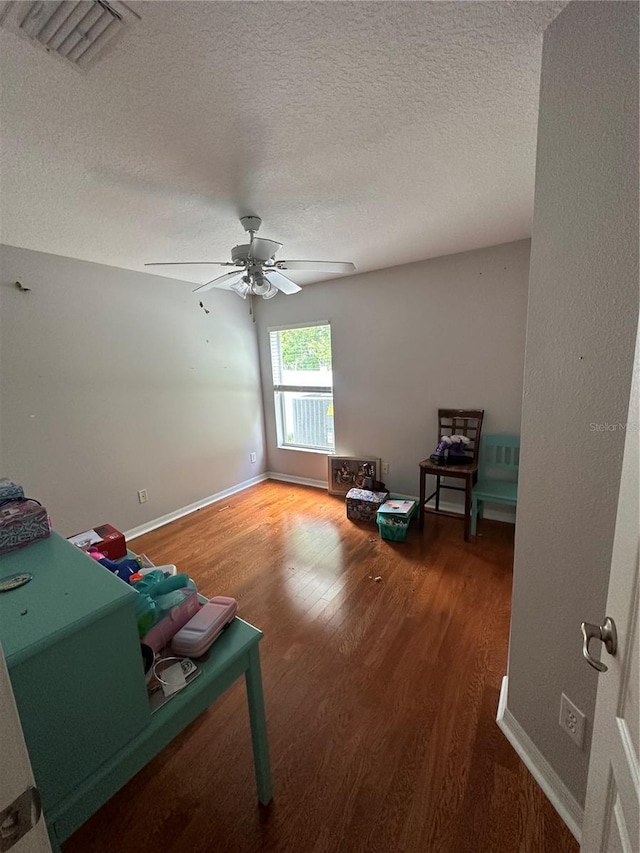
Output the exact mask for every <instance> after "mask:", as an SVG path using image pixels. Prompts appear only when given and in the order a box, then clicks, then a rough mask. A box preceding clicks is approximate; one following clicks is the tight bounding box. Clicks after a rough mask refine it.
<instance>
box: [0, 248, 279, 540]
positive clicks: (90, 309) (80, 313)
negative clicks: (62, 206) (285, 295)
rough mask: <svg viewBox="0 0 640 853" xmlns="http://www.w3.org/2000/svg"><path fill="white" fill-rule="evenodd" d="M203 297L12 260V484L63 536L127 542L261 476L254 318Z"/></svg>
mask: <svg viewBox="0 0 640 853" xmlns="http://www.w3.org/2000/svg"><path fill="white" fill-rule="evenodd" d="M16 280H19V281H21V282H22V284H23V285H25V286H27V287H30V288H31V291H30V292H29V293H21V292H20V291H19V290H18V289H17V288H16V287H15V285H14V282H15V281H16ZM192 289H193V285H191V284H189V283H187V282H178V281H172V280H170V279H167V278H162V277H159V276H152V275H148V274H146V273H136V272H131V271H127V270H122V269H117V268H115V267H108V266H102V265H100V264H93V263H88V262H85V261H77V260H72V259H69V258H62V257H58V256H56V255H48V254H44V253H40V252H32V251H28V250H24V249H17V248H12V247H8V246H3V247H1V249H0V300H1V301H0V317H1V319H0V338H1V345H0V346H1V348H0V360H1V363H2V373H1V380H2V385H1V391H0V423H1V430H0V435H1V437H2V446H1V457H0V458H1V460H2V462H1V467H2V470H1V474H2V475H3V476H10V477H12V478H14V479H15V480H17V481H18V482H21V483H23V485H24V486H25V488H26V491H27V492H28V494H30V495H32V496H33V497H36V498H38V499H39V500H41V501H42V502H43V503H44V504H45V506H46V507H47V509H48V510H49V512H50V514H51V516H52V520H53V523H54V526H55V527H56V529H57V530H59V531H60V532H62V533H63V534H66V535H69V534H71V533H75V532H78V531H80V530H84V529H86V528H87V527H89V526H91V525H93V524H99V523H102V522H109V523H111V524H113V525H115V526H116V527H118V528H120V529H121V530H127V529H130V528H132V527H136V526H138V525H140V524H143V523H144V522H146V521H149V520H151V519H154V518H157V517H159V516H161V515H164V514H165V513H168V512H171V511H173V510H176V509H178V508H180V507H182V506H185V505H188V504H190V503H192V502H195V501H197V500H200V499H203V498H206V497H207V496H209V495H211V494H214V493H216V492H219V491H221V490H223V489H226V488H229V487H232V486H234V485H236V484H238V483H240V482H242V481H245V480H247V479H249V478H251V477H255V476H256V475H258V474H259V473H260V472H261V471H263V470H264V464H263V462H264V459H263V420H262V404H261V391H260V376H259V371H258V358H257V347H256V335H255V327H254V325H253V323H252V321H251V318H250V317H249V314H248V309H247V305H246V303H244V302H242V301H241V300H239V299H238V298H237V296H235V295H234V294H232V293H223V292H221V291H212V292H211V293H210V294H206V300H204V301H205V305H206V307H207V308H208V309H209V310H210V313H209V314H205V312H204V311H203V310H202V309H201V308H200V307H199V305H198V302H199V299H198V298H196V296H195V295H192V293H191V290H192ZM251 451H256V452H257V453H258V464H255V465H252V464H250V462H249V453H250V452H251ZM140 488H146V489H148V493H149V500H148V502H147V503H146V504H143V505H141V504H139V503H138V498H137V490H138V489H140Z"/></svg>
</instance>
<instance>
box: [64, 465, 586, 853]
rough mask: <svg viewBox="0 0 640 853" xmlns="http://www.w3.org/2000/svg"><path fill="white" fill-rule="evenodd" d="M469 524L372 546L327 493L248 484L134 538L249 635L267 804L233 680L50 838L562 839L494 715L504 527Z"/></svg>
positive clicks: (343, 844)
mask: <svg viewBox="0 0 640 853" xmlns="http://www.w3.org/2000/svg"><path fill="white" fill-rule="evenodd" d="M481 530H482V532H483V536H482V537H478V538H477V539H476V540H475V541H472V542H471V543H465V542H464V541H463V538H462V525H461V524H460V523H459V522H458V521H455V520H452V519H440V518H438V519H436V518H434V517H433V516H428V517H427V520H426V527H425V532H424V534H423V535H421V534H419V532H418V530H417V525H416V524H415V522H414V523H413V524H412V528H411V530H410V532H409V535H408V537H407V541H406V542H404V543H389V542H385V541H382V540H380V539H379V538H378V535H377V528H376V527H375V526H373V525H355V524H352V523H351V522H349V521H348V520H347V519H346V518H345V511H344V503H343V501H342V500H341V499H340V498H336V497H331V496H329V495H327V494H326V493H324V492H322V491H319V490H317V489H311V488H306V487H302V486H292V485H290V484H285V483H276V482H267V483H262V484H260V485H258V486H255V487H253V488H251V489H249V490H247V491H245V492H243V493H241V494H239V495H236V496H234V497H232V498H229V499H227V500H226V501H222V502H221V503H218V504H214V505H212V506H210V507H208V508H206V509H203V510H200V511H198V512H197V513H194V514H192V515H190V516H188V517H186V518H184V519H181V520H179V521H176V522H174V523H173V524H170V525H167V526H165V527H163V528H160V529H159V530H156V531H154V532H153V533H150V534H148V535H146V536H143V537H140V538H138V539H136V540H134V542H132V546H133V547H134V548H135V549H136V550H137V551H144V552H145V553H146V554H148V555H149V557H151V558H152V559H153V560H154V562H155V563H156V564H161V563H175V564H176V565H177V566H178V569H179V570H181V571H185V572H189V573H190V574H191V575H192V577H193V578H194V579H195V580H196V581H197V583H198V587H199V589H200V591H201V592H203V593H204V594H205V595H208V596H213V595H232V596H234V597H235V598H237V599H238V602H239V615H241V616H242V617H243V618H244V619H246V620H247V621H249V622H252V623H254V624H255V625H257V626H258V627H259V628H261V629H262V630H263V631H264V639H263V640H262V642H261V644H260V651H261V657H262V672H263V680H264V689H265V702H266V707H267V720H268V727H269V738H270V749H271V762H272V772H273V781H274V794H275V796H274V801H273V802H272V804H271V805H270V806H269V807H267V808H264V807H259V806H258V805H257V800H256V793H255V784H254V777H253V764H252V757H251V745H250V736H249V726H248V719H247V710H246V698H245V690H244V683H243V682H242V681H240V682H237V683H236V684H235V685H234V686H233V687H232V688H231V689H230V690H229V691H228V692H227V693H226V694H225V695H224V696H223V697H222V698H221V699H220V700H218V702H216V703H215V704H214V705H213V706H212V707H211V708H210V709H209V710H208V711H207V712H206V713H205V714H203V715H202V716H201V717H200V718H199V719H198V720H197V721H196V722H194V723H193V724H192V725H191V726H190V727H189V728H188V729H187V730H186V731H185V732H183V733H182V735H180V736H179V737H178V738H177V739H176V740H175V741H174V742H173V743H172V744H171V745H170V746H169V747H168V748H167V749H166V750H164V751H163V752H162V753H161V754H160V755H159V756H158V757H157V758H156V759H155V760H154V761H152V762H151V763H150V764H149V765H148V766H147V767H145V768H144V769H143V770H142V771H141V772H140V773H139V774H138V775H137V776H136V777H135V778H134V779H133V780H132V781H131V782H130V783H129V784H128V785H127V786H125V787H124V788H123V789H122V790H121V791H120V792H119V793H118V794H117V795H116V796H115V797H114V798H113V799H112V800H110V801H109V802H108V803H107V804H106V805H105V806H104V808H102V809H101V811H100V812H98V813H97V814H96V815H95V816H94V817H93V818H92V819H91V820H89V821H88V822H87V823H86V824H85V825H84V826H83V827H82V828H81V829H80V830H79V831H78V832H77V833H76V834H75V835H74V836H73V837H72V838H71V839H69V841H68V842H67V843H66V844H65V845H64V847H63V850H64V853H88V851H91V853H107V851H108V852H109V853H113V851H116V853H158V851H163V853H205V851H206V853H212V851H220V853H253V851H278V853H360V851H362V853H364V851H367V853H369V852H370V853H395V851H403V853H577V850H578V845H577V843H576V842H575V841H574V839H573V838H572V836H571V835H570V833H569V831H568V830H567V829H566V827H565V826H564V824H563V823H562V821H561V820H560V818H559V817H558V815H557V814H556V812H555V811H554V809H553V808H552V806H551V805H550V804H549V802H548V801H547V800H546V798H545V796H544V794H543V793H542V791H541V790H540V789H539V788H538V786H537V785H536V784H535V782H534V781H533V779H532V777H531V776H530V775H529V773H528V771H527V770H526V768H525V767H524V765H523V764H522V762H521V761H520V760H519V758H518V757H517V755H516V753H515V752H514V751H513V749H512V748H511V746H510V745H509V744H508V742H507V741H506V739H505V738H504V736H503V735H502V733H501V732H500V730H499V729H498V727H497V725H496V723H495V716H496V709H497V705H498V693H499V688H500V681H501V678H502V676H503V674H504V672H505V669H506V660H507V644H508V631H509V616H510V601H511V579H512V572H511V566H512V558H513V528H512V527H511V526H509V525H504V524H499V523H495V522H484V524H483V526H482V528H481ZM378 575H379V576H381V577H382V581H380V582H375V580H373V578H375V577H376V576H378Z"/></svg>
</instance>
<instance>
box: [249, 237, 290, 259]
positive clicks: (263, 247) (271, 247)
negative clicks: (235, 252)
mask: <svg viewBox="0 0 640 853" xmlns="http://www.w3.org/2000/svg"><path fill="white" fill-rule="evenodd" d="M281 248H282V243H276V241H275V240H265V239H264V237H254V238H253V240H252V241H251V245H250V246H249V257H250V258H253V259H254V260H256V261H268V260H269V258H272V257H273V256H274V255H275V253H276V252H277V251H278V249H281Z"/></svg>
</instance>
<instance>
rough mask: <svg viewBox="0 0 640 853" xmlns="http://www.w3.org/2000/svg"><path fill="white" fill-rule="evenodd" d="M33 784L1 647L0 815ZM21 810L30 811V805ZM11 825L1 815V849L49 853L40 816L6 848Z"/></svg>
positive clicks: (42, 820)
mask: <svg viewBox="0 0 640 853" xmlns="http://www.w3.org/2000/svg"><path fill="white" fill-rule="evenodd" d="M33 785H34V781H33V773H32V772H31V764H30V763H29V754H28V752H27V747H26V745H25V742H24V736H23V734H22V727H21V726H20V719H19V717H18V710H17V708H16V702H15V699H14V697H13V691H12V689H11V682H10V681H9V673H8V672H7V665H6V663H5V660H4V655H3V654H2V646H0V812H3V811H4V809H6V808H8V807H9V806H10V805H11V804H12V803H13V802H14V801H15V800H16V799H17V798H18V797H19V796H20V795H21V794H22V793H23V792H25V791H26V790H27V789H29V788H31V787H33ZM25 799H26V798H25ZM23 802H24V801H23ZM24 808H25V809H26V810H27V811H30V805H29V803H26V804H25V806H24ZM12 823H13V818H12V817H11V816H8V817H5V819H4V821H3V820H2V817H1V816H0V850H7V849H10V850H11V853H51V845H50V844H49V835H48V833H47V828H46V826H45V823H44V818H43V817H42V816H41V817H40V819H39V820H38V822H37V824H36V825H35V826H34V827H33V829H31V830H30V831H29V832H27V833H26V834H25V835H23V836H22V838H20V839H19V840H18V841H16V842H15V844H14V845H13V846H11V847H10V848H9V847H8V845H9V839H10V838H11V834H12Z"/></svg>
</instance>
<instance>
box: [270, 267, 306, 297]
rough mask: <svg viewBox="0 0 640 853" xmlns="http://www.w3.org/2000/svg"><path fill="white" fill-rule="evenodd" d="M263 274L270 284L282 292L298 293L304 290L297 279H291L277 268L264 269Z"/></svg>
mask: <svg viewBox="0 0 640 853" xmlns="http://www.w3.org/2000/svg"><path fill="white" fill-rule="evenodd" d="M262 275H263V276H264V278H266V279H267V281H268V282H269V283H270V284H272V285H273V286H274V287H277V288H278V290H279V291H280V292H281V293H297V292H298V291H299V290H302V288H301V287H299V286H298V285H297V284H296V283H295V281H291V279H290V278H287V277H286V275H282V273H280V272H278V271H277V270H264V272H263V273H262Z"/></svg>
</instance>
